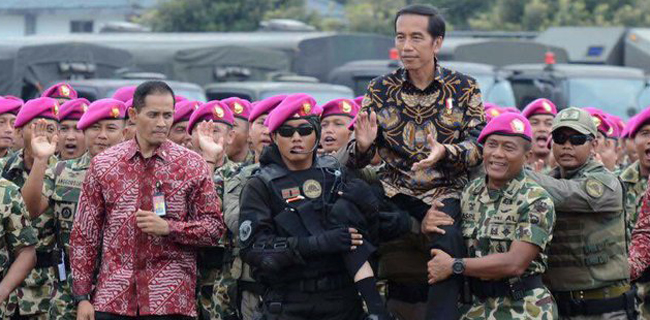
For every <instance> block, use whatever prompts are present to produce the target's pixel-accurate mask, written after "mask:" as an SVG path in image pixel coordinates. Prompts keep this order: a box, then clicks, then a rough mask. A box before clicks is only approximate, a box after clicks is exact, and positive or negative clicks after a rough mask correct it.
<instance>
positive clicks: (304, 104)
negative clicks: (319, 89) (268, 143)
mask: <svg viewBox="0 0 650 320" xmlns="http://www.w3.org/2000/svg"><path fill="white" fill-rule="evenodd" d="M321 111H322V109H321V108H320V107H318V105H316V100H314V98H313V97H312V96H310V95H308V94H304V93H298V94H293V95H290V96H287V97H286V98H285V99H284V100H282V102H281V103H280V104H279V105H278V106H277V107H275V109H273V111H271V113H269V116H268V118H266V121H265V124H266V126H267V127H268V128H269V132H275V130H277V129H278V128H279V127H280V126H281V125H282V124H283V123H285V122H286V121H287V120H290V119H292V118H298V119H299V118H304V117H308V116H319V115H320V112H321Z"/></svg>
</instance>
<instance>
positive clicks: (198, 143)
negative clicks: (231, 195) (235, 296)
mask: <svg viewBox="0 0 650 320" xmlns="http://www.w3.org/2000/svg"><path fill="white" fill-rule="evenodd" d="M233 121H234V120H233V114H232V111H231V110H230V108H228V106H227V105H226V104H224V103H222V102H219V101H211V102H208V103H206V104H203V105H202V106H200V107H199V108H198V109H196V110H195V111H194V112H193V113H192V115H191V117H190V120H189V123H188V126H187V128H188V132H189V133H190V135H191V136H192V147H193V148H194V150H195V151H196V152H198V153H199V154H201V155H202V156H203V158H204V159H205V160H206V162H207V163H208V165H209V166H210V167H211V169H212V170H213V172H214V175H213V180H214V182H215V188H216V189H217V194H218V195H219V197H220V199H222V195H223V185H224V179H227V178H228V177H230V176H231V175H232V174H233V173H234V172H236V170H237V167H238V165H237V164H236V163H234V162H232V161H230V160H228V157H227V156H226V154H225V153H226V149H227V147H228V144H229V143H231V142H232V139H233V137H234V131H233V130H232V125H233ZM230 241H231V240H230V238H229V237H228V235H227V234H226V235H224V237H223V238H222V239H221V241H220V242H221V243H220V245H219V246H217V247H210V248H202V249H201V251H200V252H199V259H198V272H199V276H198V278H197V281H198V284H197V287H198V293H197V303H198V308H199V318H200V319H217V320H222V319H236V311H235V309H234V308H232V305H231V304H230V301H231V299H230V294H229V290H230V288H231V287H232V284H233V283H234V280H232V278H231V277H230V272H225V270H226V268H224V262H226V261H227V260H228V255H229V252H228V250H227V248H228V247H229V243H230ZM213 296H216V298H213Z"/></svg>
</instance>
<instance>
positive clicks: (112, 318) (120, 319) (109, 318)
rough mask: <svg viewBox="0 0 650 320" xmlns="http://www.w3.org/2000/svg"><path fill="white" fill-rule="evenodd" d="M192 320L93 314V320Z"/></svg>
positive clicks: (174, 317) (173, 316) (176, 316)
mask: <svg viewBox="0 0 650 320" xmlns="http://www.w3.org/2000/svg"><path fill="white" fill-rule="evenodd" d="M135 319H138V320H193V319H194V318H192V317H188V316H181V315H165V316H135V317H129V316H122V315H119V314H114V313H106V312H95V320H135Z"/></svg>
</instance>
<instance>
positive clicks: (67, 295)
mask: <svg viewBox="0 0 650 320" xmlns="http://www.w3.org/2000/svg"><path fill="white" fill-rule="evenodd" d="M86 109H87V110H88V112H86ZM72 112H77V113H79V115H80V119H79V120H77V121H75V124H74V125H75V126H76V127H77V128H78V129H79V130H82V131H83V133H84V139H85V143H84V145H85V146H87V147H88V151H87V152H85V153H84V154H83V155H82V156H81V157H80V158H78V159H72V160H67V161H60V162H58V163H57V164H56V165H52V166H50V167H49V168H48V169H47V170H46V171H45V172H43V171H41V170H32V171H31V172H30V175H29V181H30V184H29V185H25V187H24V190H23V194H24V196H25V203H26V204H27V205H28V207H29V208H32V207H35V208H38V209H37V210H38V212H39V213H40V214H42V213H44V212H45V211H46V210H47V209H48V208H54V220H55V226H56V229H57V236H58V238H57V247H58V249H59V251H61V252H62V256H61V262H62V265H60V267H59V269H58V272H59V273H58V276H59V282H58V287H57V294H56V296H55V297H54V298H53V299H52V300H53V301H54V302H53V303H52V305H51V308H50V311H49V319H52V320H54V319H57V320H59V319H65V320H75V319H76V317H77V316H76V305H75V303H74V297H73V294H72V276H71V275H70V261H69V256H70V247H69V243H70V233H71V232H72V223H73V221H74V214H75V212H76V211H77V202H78V201H79V196H80V194H81V186H82V184H83V181H84V178H85V176H86V170H88V168H89V167H90V161H91V160H92V157H94V156H95V155H97V154H99V153H100V152H102V151H104V150H106V149H108V148H109V147H111V146H113V145H116V144H118V143H119V142H121V141H122V139H123V130H124V126H125V125H124V116H125V114H126V106H125V105H124V104H123V103H122V102H120V101H118V100H113V99H102V100H98V101H95V102H94V103H92V104H91V105H90V106H89V107H86V108H84V107H83V106H78V107H77V108H76V109H70V110H67V109H64V108H62V111H61V113H62V114H63V113H66V114H67V113H72ZM41 135H43V134H42V133H39V132H36V131H35V132H34V136H35V138H34V139H32V141H33V143H32V149H33V150H34V151H35V153H36V154H44V155H49V154H52V153H53V152H54V150H55V149H54V148H55V145H54V144H53V143H52V142H51V141H47V140H45V139H42V138H36V137H39V136H41ZM38 142H40V143H38Z"/></svg>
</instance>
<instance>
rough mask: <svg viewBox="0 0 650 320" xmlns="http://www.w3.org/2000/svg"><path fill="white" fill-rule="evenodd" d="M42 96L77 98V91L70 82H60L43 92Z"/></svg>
mask: <svg viewBox="0 0 650 320" xmlns="http://www.w3.org/2000/svg"><path fill="white" fill-rule="evenodd" d="M41 97H42V98H45V97H47V98H55V99H58V98H64V99H77V98H78V96H77V91H75V90H74V89H73V88H72V87H71V86H70V85H69V84H67V83H64V82H60V83H57V84H55V85H53V86H51V87H49V88H48V89H47V90H45V91H44V92H43V94H42V95H41Z"/></svg>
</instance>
